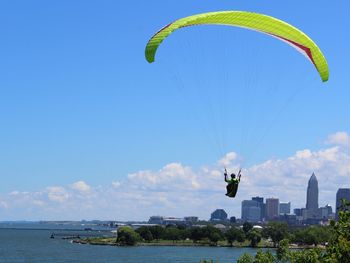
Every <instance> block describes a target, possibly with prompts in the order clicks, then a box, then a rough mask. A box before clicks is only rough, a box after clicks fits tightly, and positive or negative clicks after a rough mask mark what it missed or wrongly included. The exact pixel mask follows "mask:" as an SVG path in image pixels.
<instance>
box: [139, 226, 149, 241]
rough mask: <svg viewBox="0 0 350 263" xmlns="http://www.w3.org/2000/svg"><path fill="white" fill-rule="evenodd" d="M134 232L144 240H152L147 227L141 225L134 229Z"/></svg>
mask: <svg viewBox="0 0 350 263" xmlns="http://www.w3.org/2000/svg"><path fill="white" fill-rule="evenodd" d="M136 232H137V233H138V234H139V235H140V237H141V238H142V239H143V240H145V241H146V242H150V241H152V240H153V235H152V233H151V231H150V228H149V227H146V226H142V227H140V228H138V229H136Z"/></svg>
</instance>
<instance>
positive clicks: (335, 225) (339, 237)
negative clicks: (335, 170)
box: [325, 199, 350, 263]
mask: <svg viewBox="0 0 350 263" xmlns="http://www.w3.org/2000/svg"><path fill="white" fill-rule="evenodd" d="M349 206H350V202H349V201H347V200H345V199H342V205H341V207H340V211H339V214H338V215H339V220H338V222H335V221H332V222H331V227H332V238H331V240H330V242H329V244H328V246H327V248H326V255H325V259H326V260H327V262H342V263H348V262H350V211H349Z"/></svg>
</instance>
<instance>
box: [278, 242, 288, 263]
mask: <svg viewBox="0 0 350 263" xmlns="http://www.w3.org/2000/svg"><path fill="white" fill-rule="evenodd" d="M276 257H277V259H278V260H279V261H280V262H289V261H290V252H289V241H288V239H283V240H281V241H280V243H279V244H278V248H277V251H276Z"/></svg>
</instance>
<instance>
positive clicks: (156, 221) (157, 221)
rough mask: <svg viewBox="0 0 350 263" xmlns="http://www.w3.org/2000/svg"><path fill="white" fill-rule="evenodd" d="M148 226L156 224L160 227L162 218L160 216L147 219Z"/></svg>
mask: <svg viewBox="0 0 350 263" xmlns="http://www.w3.org/2000/svg"><path fill="white" fill-rule="evenodd" d="M148 223H149V224H156V225H162V224H163V217H162V216H151V217H150V218H149V219H148Z"/></svg>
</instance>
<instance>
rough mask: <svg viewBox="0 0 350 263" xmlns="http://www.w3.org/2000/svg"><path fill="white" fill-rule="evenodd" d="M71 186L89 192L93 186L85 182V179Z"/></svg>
mask: <svg viewBox="0 0 350 263" xmlns="http://www.w3.org/2000/svg"><path fill="white" fill-rule="evenodd" d="M71 188H72V189H74V190H76V191H79V192H81V193H87V192H89V191H90V190H91V187H90V186H89V185H88V184H87V183H85V182H84V181H78V182H75V183H73V184H72V185H71Z"/></svg>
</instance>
